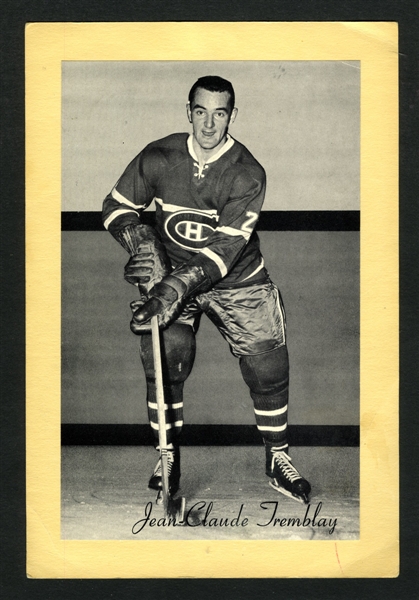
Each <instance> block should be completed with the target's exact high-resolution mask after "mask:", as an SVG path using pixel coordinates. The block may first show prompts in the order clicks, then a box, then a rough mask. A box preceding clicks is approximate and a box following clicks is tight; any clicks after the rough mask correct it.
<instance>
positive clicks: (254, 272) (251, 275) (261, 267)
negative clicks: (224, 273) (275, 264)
mask: <svg viewBox="0 0 419 600" xmlns="http://www.w3.org/2000/svg"><path fill="white" fill-rule="evenodd" d="M264 266H265V261H264V259H263V258H262V260H261V263H260V265H259V266H258V268H257V269H255V270H254V271H252V273H250V275H248V276H247V277H245V278H244V279H243V280H242V281H246V279H250V278H251V277H253V275H256V273H258V272H259V271H260V270H261V269H263V267H264Z"/></svg>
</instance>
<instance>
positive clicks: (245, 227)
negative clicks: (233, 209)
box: [241, 210, 258, 233]
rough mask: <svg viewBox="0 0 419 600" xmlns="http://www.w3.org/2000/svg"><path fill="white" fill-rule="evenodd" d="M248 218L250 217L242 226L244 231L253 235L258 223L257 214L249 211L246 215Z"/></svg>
mask: <svg viewBox="0 0 419 600" xmlns="http://www.w3.org/2000/svg"><path fill="white" fill-rule="evenodd" d="M246 217H249V218H248V219H247V221H245V222H244V223H243V225H242V227H241V228H242V231H245V232H246V233H252V232H253V226H254V224H255V223H256V221H257V218H258V216H257V213H255V212H252V211H251V210H248V211H247V213H246Z"/></svg>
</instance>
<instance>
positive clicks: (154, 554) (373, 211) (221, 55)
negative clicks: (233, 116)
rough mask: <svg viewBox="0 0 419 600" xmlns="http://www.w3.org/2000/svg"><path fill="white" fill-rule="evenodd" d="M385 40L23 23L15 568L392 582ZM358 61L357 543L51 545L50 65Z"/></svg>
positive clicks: (394, 519) (244, 28)
mask: <svg viewBox="0 0 419 600" xmlns="http://www.w3.org/2000/svg"><path fill="white" fill-rule="evenodd" d="M397 39H398V32H397V24H395V23H388V22H347V23H332V22H330V23H328V22H319V23H314V22H310V23H303V22H300V23H297V22H287V23H280V22H279V23H276V22H252V23H250V22H239V23H193V22H188V23H186V22H183V23H33V24H30V25H27V27H26V133H27V149H26V186H27V196H26V207H27V208H26V236H27V238H26V239H27V242H26V260H27V573H28V576H30V577H33V578H162V577H163V578H177V577H197V578H227V577H228V578H250V577H252V578H260V577H267V578H278V577H341V578H342V577H348V578H351V577H396V576H397V575H398V568H399V542H398V533H399V518H398V483H399V474H398V473H399V472H398V453H397V451H396V449H397V448H398V88H397V80H398V43H397ZM63 60H66V61H71V60H74V61H76V60H78V61H87V60H90V61H98V60H101V61H116V60H118V61H123V60H131V61H135V60H150V61H153V60H179V61H182V60H229V61H233V60H241V61H243V60H283V61H285V60H287V61H290V60H300V61H301V60H308V61H311V60H343V61H348V60H359V61H361V448H360V450H361V509H360V528H361V533H360V539H359V540H356V541H249V540H235V541H208V540H197V541H170V540H167V541H139V540H133V541H66V540H62V539H60V367H61V365H60V329H61V323H60V304H61V282H60V278H61V273H60V240H61V61H63Z"/></svg>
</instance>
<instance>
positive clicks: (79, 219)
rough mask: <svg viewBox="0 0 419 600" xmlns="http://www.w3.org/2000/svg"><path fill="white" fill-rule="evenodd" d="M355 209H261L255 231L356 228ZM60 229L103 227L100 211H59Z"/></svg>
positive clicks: (150, 217)
mask: <svg viewBox="0 0 419 600" xmlns="http://www.w3.org/2000/svg"><path fill="white" fill-rule="evenodd" d="M141 218H142V221H143V222H144V223H145V224H147V225H152V224H153V223H154V218H155V212H153V211H150V212H144V213H143V214H142V217H141ZM359 227H360V212H359V211H358V210H283V211H279V210H267V211H262V212H261V214H260V217H259V222H258V225H257V229H258V231H359ZM61 229H62V231H104V228H103V225H102V214H101V213H100V212H63V213H61Z"/></svg>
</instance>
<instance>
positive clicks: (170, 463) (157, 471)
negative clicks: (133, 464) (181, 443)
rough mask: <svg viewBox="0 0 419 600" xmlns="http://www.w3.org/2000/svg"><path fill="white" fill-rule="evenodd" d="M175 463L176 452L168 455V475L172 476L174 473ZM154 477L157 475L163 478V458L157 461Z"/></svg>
mask: <svg viewBox="0 0 419 600" xmlns="http://www.w3.org/2000/svg"><path fill="white" fill-rule="evenodd" d="M174 462H175V455H174V452H170V450H169V452H168V453H167V474H168V475H170V473H171V472H172V467H173V463H174ZM153 475H157V476H158V477H161V476H162V468H161V458H159V460H158V461H157V464H156V468H155V469H154V473H153Z"/></svg>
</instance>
